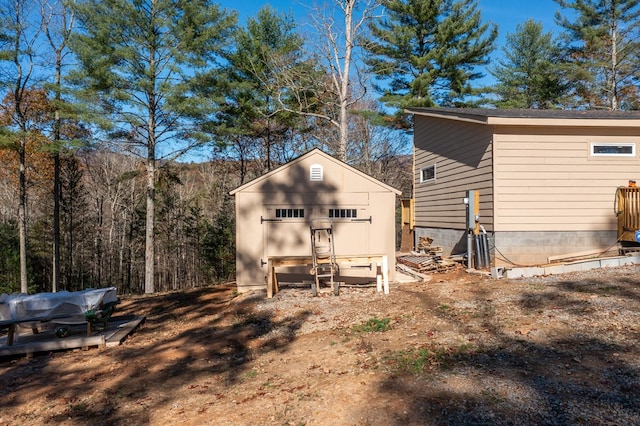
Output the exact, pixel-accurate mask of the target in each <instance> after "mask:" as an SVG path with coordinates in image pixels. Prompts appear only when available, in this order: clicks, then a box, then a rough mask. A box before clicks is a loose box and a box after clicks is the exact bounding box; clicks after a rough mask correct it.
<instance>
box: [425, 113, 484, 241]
mask: <svg viewBox="0 0 640 426" xmlns="http://www.w3.org/2000/svg"><path fill="white" fill-rule="evenodd" d="M414 149H415V164H416V166H415V171H414V188H415V190H414V192H415V223H416V227H423V228H449V229H456V230H464V229H465V228H466V206H465V205H464V204H463V199H464V197H466V193H467V191H468V190H477V191H479V192H480V215H481V223H482V224H483V226H485V228H486V229H487V230H492V229H493V165H492V155H493V153H492V133H491V129H490V127H489V126H486V125H483V124H480V123H471V122H462V121H456V122H454V121H450V120H444V119H439V118H431V117H421V116H415V133H414ZM432 164H435V165H436V179H435V181H433V182H420V169H421V168H423V167H427V166H429V165H432Z"/></svg>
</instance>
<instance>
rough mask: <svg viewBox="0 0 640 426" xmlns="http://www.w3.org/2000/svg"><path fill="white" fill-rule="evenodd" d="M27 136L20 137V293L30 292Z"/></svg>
mask: <svg viewBox="0 0 640 426" xmlns="http://www.w3.org/2000/svg"><path fill="white" fill-rule="evenodd" d="M26 138H27V135H26V134H22V135H21V136H20V153H19V156H20V190H19V191H20V195H19V197H20V202H19V206H18V234H19V236H20V292H21V293H28V292H29V282H28V280H27V176H26V150H27V140H26Z"/></svg>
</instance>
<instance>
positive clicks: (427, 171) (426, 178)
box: [420, 164, 436, 182]
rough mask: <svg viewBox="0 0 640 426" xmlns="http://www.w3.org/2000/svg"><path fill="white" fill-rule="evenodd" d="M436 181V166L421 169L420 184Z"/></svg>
mask: <svg viewBox="0 0 640 426" xmlns="http://www.w3.org/2000/svg"><path fill="white" fill-rule="evenodd" d="M435 180H436V165H435V164H432V165H430V166H427V167H424V168H422V169H420V182H433V181H435Z"/></svg>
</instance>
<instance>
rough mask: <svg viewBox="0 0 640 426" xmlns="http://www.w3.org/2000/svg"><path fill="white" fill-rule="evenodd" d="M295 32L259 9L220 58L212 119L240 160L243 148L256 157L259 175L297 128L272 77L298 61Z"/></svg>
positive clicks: (299, 53) (286, 22)
mask: <svg viewBox="0 0 640 426" xmlns="http://www.w3.org/2000/svg"><path fill="white" fill-rule="evenodd" d="M295 29H296V27H295V23H294V22H293V20H292V19H291V17H289V16H286V15H278V14H277V13H276V12H275V11H274V10H273V9H272V8H271V7H269V6H265V7H264V8H262V9H260V11H258V14H257V16H256V17H255V18H251V19H249V20H248V21H247V25H246V28H242V29H239V30H238V31H237V32H236V33H235V36H234V45H235V46H234V50H233V52H231V53H230V54H228V55H227V56H226V59H227V61H228V66H227V67H226V68H225V77H226V78H227V81H226V85H225V87H224V88H223V90H224V95H225V96H224V102H223V103H222V105H221V111H220V113H219V114H218V115H217V119H218V124H219V125H220V127H219V129H218V130H219V131H220V132H221V134H222V135H223V136H226V137H227V139H228V140H231V141H233V142H232V144H233V149H235V150H236V153H237V154H239V155H240V156H242V155H243V154H244V153H245V151H246V150H247V149H248V150H249V151H250V152H251V153H252V154H253V155H255V154H258V153H261V157H262V158H263V160H264V163H263V164H264V168H263V171H264V172H266V171H269V170H271V169H272V168H273V166H274V165H278V163H279V161H282V160H283V159H281V158H277V157H276V155H277V153H278V151H280V150H279V149H278V148H279V147H282V146H283V145H284V144H285V143H286V141H290V140H293V139H294V135H295V130H301V129H300V127H299V126H300V124H301V117H300V115H298V114H295V113H293V112H291V111H287V110H286V109H285V108H284V107H283V106H282V104H281V101H282V102H287V100H286V99H283V98H282V97H281V95H282V91H281V87H280V86H279V84H278V76H277V75H276V73H277V72H278V70H279V68H280V66H281V64H283V63H286V64H287V66H289V67H291V66H294V65H295V64H296V63H297V62H299V61H301V58H302V57H303V51H302V45H303V40H302V38H301V37H300V36H299V35H298V34H297V33H296V32H295ZM275 64H278V65H275ZM214 86H215V85H214ZM247 144H251V145H252V146H251V147H248V146H247ZM243 149H244V150H243ZM285 151H286V150H285ZM250 155H251V154H250ZM274 157H276V158H274Z"/></svg>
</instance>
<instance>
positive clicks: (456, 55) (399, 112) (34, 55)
mask: <svg viewBox="0 0 640 426" xmlns="http://www.w3.org/2000/svg"><path fill="white" fill-rule="evenodd" d="M556 1H557V3H558V6H559V10H560V12H558V13H557V14H556V17H555V19H556V22H557V23H558V24H559V25H560V26H561V27H562V28H563V33H562V34H559V35H554V34H552V33H550V32H545V30H544V28H543V27H542V24H540V23H538V22H535V21H532V20H529V21H526V22H523V23H521V24H520V25H518V27H517V31H516V32H515V33H513V34H508V35H507V38H506V44H505V45H504V46H502V48H501V51H497V48H496V39H497V36H498V31H499V28H498V27H497V25H495V24H493V23H491V22H485V21H484V20H483V18H482V13H481V10H480V8H479V7H478V4H477V2H475V1H473V0H435V1H433V0H430V1H427V0H331V1H329V2H328V3H326V4H325V5H323V6H321V7H320V6H314V7H309V16H308V20H307V21H305V22H296V21H295V20H294V19H293V17H292V16H291V15H289V14H287V13H281V12H279V11H277V10H276V9H274V8H272V7H270V6H268V5H267V6H264V7H263V8H262V9H260V10H259V12H258V13H257V14H256V16H253V17H249V18H248V19H246V20H245V21H242V22H241V21H240V19H239V14H238V12H237V11H235V10H228V9H224V8H222V7H221V6H220V5H219V4H217V3H215V2H212V1H209V0H190V1H179V0H107V1H103V0H0V23H1V24H0V91H1V93H0V162H1V164H2V165H3V167H2V168H0V293H15V292H23V293H34V292H43V291H59V290H69V291H73V290H81V289H85V288H95V287H106V286H115V287H117V288H118V291H119V292H120V293H154V292H158V291H168V290H174V289H181V288H188V287H197V286H203V285H209V284H212V283H216V282H226V281H232V280H233V278H234V273H235V249H234V239H235V228H234V226H235V220H234V205H233V199H232V198H231V197H230V196H229V195H228V193H229V191H230V190H232V189H234V188H236V187H238V186H239V185H241V184H243V183H245V182H248V181H250V180H251V179H254V178H256V177H258V176H260V175H262V174H264V173H266V172H268V171H270V170H273V169H274V168H276V167H278V166H280V165H282V164H284V163H286V162H288V161H290V160H292V159H294V158H296V157H297V156H299V155H301V154H303V153H305V152H307V151H309V150H310V149H312V148H314V147H319V148H321V149H323V150H324V151H326V152H327V153H329V154H331V155H333V156H335V157H336V158H338V159H340V160H342V161H344V162H346V163H348V164H350V165H351V166H353V167H356V168H357V169H359V170H361V171H363V172H365V173H367V174H369V175H371V176H373V177H375V178H377V179H379V180H381V181H383V182H385V183H387V184H389V185H391V186H392V187H395V188H397V189H400V190H401V191H402V192H403V196H404V197H410V196H411V193H412V181H413V178H412V170H411V160H410V156H411V152H412V147H411V121H410V117H409V116H407V115H406V114H404V108H406V107H459V108H464V107H487V108H553V109H608V110H632V109H637V108H638V86H637V84H638V78H639V77H640V71H639V70H640V66H638V65H640V57H639V56H638V52H640V49H638V47H640V46H638V40H639V38H640V32H639V30H640V26H639V19H638V16H639V14H640V5H639V2H638V1H634V0H626V1H617V0H616V1H614V0H583V1H577V0H576V1H569V0H556ZM563 11H565V12H566V13H563ZM487 73H488V74H490V75H491V76H493V78H494V79H495V82H496V83H495V84H493V85H492V86H491V87H483V86H482V85H481V84H480V81H481V79H482V78H483V77H484V76H485V75H486V74H487Z"/></svg>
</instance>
